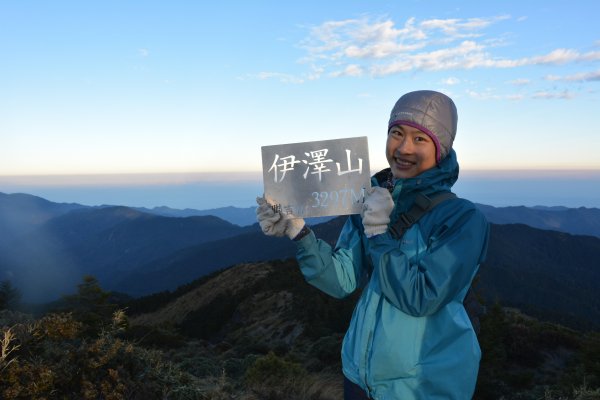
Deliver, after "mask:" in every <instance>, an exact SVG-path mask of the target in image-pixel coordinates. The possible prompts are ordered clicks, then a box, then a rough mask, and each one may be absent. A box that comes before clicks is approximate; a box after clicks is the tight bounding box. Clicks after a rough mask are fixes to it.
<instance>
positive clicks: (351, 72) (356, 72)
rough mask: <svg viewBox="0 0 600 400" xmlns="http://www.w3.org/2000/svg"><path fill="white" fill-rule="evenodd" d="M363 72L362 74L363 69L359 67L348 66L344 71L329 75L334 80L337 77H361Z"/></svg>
mask: <svg viewBox="0 0 600 400" xmlns="http://www.w3.org/2000/svg"><path fill="white" fill-rule="evenodd" d="M363 72H364V71H363V69H362V68H361V67H360V66H359V65H356V64H350V65H348V66H347V67H346V68H345V69H344V70H342V71H335V72H332V73H331V74H329V75H330V76H332V77H334V78H336V77H339V76H361V75H362V74H363Z"/></svg>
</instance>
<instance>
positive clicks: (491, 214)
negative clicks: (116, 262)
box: [138, 204, 600, 237]
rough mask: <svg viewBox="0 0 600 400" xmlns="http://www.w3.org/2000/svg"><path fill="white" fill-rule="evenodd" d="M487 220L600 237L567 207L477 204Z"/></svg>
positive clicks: (248, 211) (589, 211)
mask: <svg viewBox="0 0 600 400" xmlns="http://www.w3.org/2000/svg"><path fill="white" fill-rule="evenodd" d="M476 205H477V207H478V208H479V209H480V210H481V211H482V212H483V213H484V214H485V216H486V217H487V219H488V220H489V221H490V222H492V223H494V224H525V225H529V226H532V227H534V228H539V229H547V230H554V231H560V232H566V233H571V234H575V235H592V236H597V237H600V209H598V208H585V207H580V208H567V207H560V206H559V207H544V206H536V207H524V206H513V207H492V206H488V205H485V204H476ZM138 210H140V211H143V212H148V213H152V214H158V215H165V216H170V217H189V216H193V215H214V216H216V217H219V218H221V219H224V220H225V221H229V222H231V223H232V224H236V225H240V226H246V225H252V224H254V223H255V222H256V214H255V207H248V208H237V207H222V208H215V209H212V210H193V209H185V210H174V209H171V208H168V207H156V208H153V209H147V208H139V209H138ZM329 219H331V218H328V217H324V218H314V219H313V218H309V219H307V223H308V224H309V225H315V224H319V223H322V222H325V221H327V220H329Z"/></svg>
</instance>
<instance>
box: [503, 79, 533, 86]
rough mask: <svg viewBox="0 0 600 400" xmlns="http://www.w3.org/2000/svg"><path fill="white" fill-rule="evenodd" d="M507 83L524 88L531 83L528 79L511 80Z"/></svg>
mask: <svg viewBox="0 0 600 400" xmlns="http://www.w3.org/2000/svg"><path fill="white" fill-rule="evenodd" d="M508 83H510V84H512V85H515V86H526V85H529V84H530V83H531V81H530V80H529V79H524V78H520V79H513V80H512V81H509V82H508Z"/></svg>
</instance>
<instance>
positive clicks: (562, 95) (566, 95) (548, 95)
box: [531, 89, 575, 100]
mask: <svg viewBox="0 0 600 400" xmlns="http://www.w3.org/2000/svg"><path fill="white" fill-rule="evenodd" d="M531 98H533V99H543V100H552V99H563V100H571V99H574V98H575V94H574V93H572V92H570V91H569V90H567V89H565V90H563V91H562V92H547V91H539V92H536V93H534V94H533V95H532V96H531Z"/></svg>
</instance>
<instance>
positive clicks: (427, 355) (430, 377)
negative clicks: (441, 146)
mask: <svg viewBox="0 0 600 400" xmlns="http://www.w3.org/2000/svg"><path fill="white" fill-rule="evenodd" d="M384 171H385V170H384ZM384 171H382V173H383V174H382V173H380V174H377V175H376V176H375V177H373V179H372V184H373V185H379V186H384V182H382V180H381V178H380V177H379V176H381V175H385V172H384ZM378 178H379V179H378ZM457 178H458V163H457V161H456V154H455V153H454V151H453V150H452V151H451V152H450V153H449V155H448V156H447V157H446V158H445V159H444V160H442V162H441V163H440V164H439V165H438V166H436V167H434V168H432V169H430V170H427V171H425V172H424V173H422V174H421V175H419V176H417V177H415V178H410V179H400V180H397V181H396V182H395V183H394V184H393V192H392V198H393V199H394V203H395V207H394V210H393V211H392V214H391V221H392V223H394V222H395V221H396V220H397V218H398V216H399V215H400V214H401V213H402V212H405V211H407V210H408V209H409V208H410V207H411V205H412V203H413V201H414V198H415V195H416V194H417V193H418V192H421V193H423V194H425V195H428V196H429V195H434V194H436V193H439V192H442V191H449V190H450V188H451V186H452V185H453V184H454V182H456V179H457ZM488 236H489V226H488V223H487V221H486V219H485V217H484V216H483V214H482V213H481V212H480V211H479V210H478V209H477V208H476V207H475V206H474V205H473V204H472V203H471V202H469V201H467V200H464V199H454V200H447V201H445V202H443V203H441V204H440V205H438V206H437V207H436V208H434V209H433V210H431V211H430V212H429V213H427V214H426V215H424V216H423V217H422V218H421V220H420V221H419V222H418V223H416V224H415V225H413V226H412V227H411V228H410V229H409V230H408V231H407V232H406V233H405V234H404V236H403V237H402V238H401V240H400V241H398V240H396V239H394V238H393V237H392V236H391V235H390V233H389V232H386V233H384V234H381V235H376V236H373V237H371V238H369V239H368V238H367V237H366V236H365V234H364V231H363V226H362V222H361V217H360V216H359V215H352V216H350V217H349V218H348V220H347V222H346V224H345V225H344V227H343V229H342V232H341V233H340V237H339V239H338V242H337V245H336V247H335V249H332V248H331V246H329V245H328V244H327V243H326V242H324V241H322V240H319V239H317V238H316V237H315V235H314V233H312V232H311V233H310V234H308V235H307V236H305V237H304V238H302V239H300V240H299V241H298V242H297V243H298V251H297V259H298V262H299V264H300V268H301V270H302V273H303V274H304V277H305V278H306V280H307V281H308V282H309V283H310V284H311V285H313V286H315V287H317V288H319V289H320V290H322V291H324V292H326V293H328V294H329V295H331V296H334V297H337V298H343V297H345V296H348V295H349V294H351V293H352V292H354V291H355V290H356V289H359V288H363V291H362V294H361V297H360V299H359V300H358V303H357V305H356V308H355V309H354V313H353V315H352V320H351V321H350V326H349V327H348V331H347V332H346V335H345V337H344V342H343V345H342V364H343V372H344V375H345V376H346V377H347V378H348V379H349V380H351V381H352V382H354V383H356V384H357V385H359V386H361V387H362V388H363V389H364V390H365V391H366V392H367V393H368V394H369V396H370V397H371V398H373V399H376V400H392V399H394V400H396V399H399V400H411V399H427V400H435V399H440V400H441V399H443V400H449V399H456V400H467V399H470V398H472V396H473V392H474V389H475V383H476V380H477V372H478V369H479V360H480V358H481V352H480V349H479V344H478V342H477V337H476V335H475V332H474V331H473V327H472V325H471V322H470V320H469V317H468V315H467V313H466V311H465V308H464V306H463V300H464V298H465V296H466V294H467V291H468V289H469V287H470V285H471V281H472V280H473V277H474V275H475V273H476V272H477V269H478V267H479V264H480V263H481V262H482V261H483V259H484V257H485V253H486V251H487V242H488Z"/></svg>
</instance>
